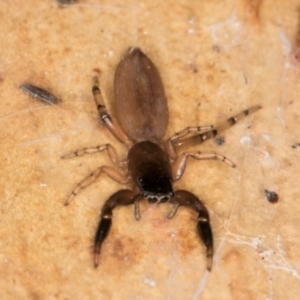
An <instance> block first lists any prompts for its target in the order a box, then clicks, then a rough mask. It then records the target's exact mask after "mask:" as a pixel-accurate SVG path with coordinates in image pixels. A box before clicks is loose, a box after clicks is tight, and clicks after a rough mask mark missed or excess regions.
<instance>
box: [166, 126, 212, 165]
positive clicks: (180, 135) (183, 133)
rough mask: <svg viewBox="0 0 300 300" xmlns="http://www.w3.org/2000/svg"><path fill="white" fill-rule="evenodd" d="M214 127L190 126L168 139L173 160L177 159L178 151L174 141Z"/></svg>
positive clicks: (168, 148)
mask: <svg viewBox="0 0 300 300" xmlns="http://www.w3.org/2000/svg"><path fill="white" fill-rule="evenodd" d="M213 129H214V126H213V125H210V126H193V127H192V126H189V127H187V128H185V129H183V130H181V131H179V132H177V133H175V134H174V135H173V136H171V137H170V138H169V139H168V141H167V150H168V153H169V155H170V157H171V159H172V160H176V159H177V153H176V149H175V146H174V145H173V142H174V141H176V140H178V139H182V138H184V137H186V136H187V135H188V134H190V133H198V132H200V131H211V130H213Z"/></svg>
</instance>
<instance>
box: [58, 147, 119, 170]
mask: <svg viewBox="0 0 300 300" xmlns="http://www.w3.org/2000/svg"><path fill="white" fill-rule="evenodd" d="M105 150H106V151H107V153H108V157H109V158H110V160H111V161H112V162H113V163H114V164H115V165H120V164H121V162H120V159H119V156H118V154H117V151H116V149H115V148H114V147H113V146H112V145H110V144H105V145H99V146H97V147H93V148H82V149H80V150H76V151H75V152H72V153H70V154H66V155H63V156H62V157H61V158H62V159H65V158H71V157H75V156H82V155H84V154H93V153H97V152H102V151H105Z"/></svg>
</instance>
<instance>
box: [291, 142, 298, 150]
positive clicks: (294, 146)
mask: <svg viewBox="0 0 300 300" xmlns="http://www.w3.org/2000/svg"><path fill="white" fill-rule="evenodd" d="M299 146H300V143H295V144H294V145H292V148H293V149H296V148H297V147H299Z"/></svg>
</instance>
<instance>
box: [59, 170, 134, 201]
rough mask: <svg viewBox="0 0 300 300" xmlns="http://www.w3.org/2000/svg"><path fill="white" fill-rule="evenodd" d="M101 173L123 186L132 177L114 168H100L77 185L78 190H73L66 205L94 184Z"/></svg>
mask: <svg viewBox="0 0 300 300" xmlns="http://www.w3.org/2000/svg"><path fill="white" fill-rule="evenodd" d="M101 173H105V174H106V175H107V176H108V177H110V178H111V179H113V180H115V181H117V182H119V183H122V184H126V183H128V182H130V181H131V177H130V176H128V175H127V176H124V175H123V174H122V173H120V172H119V171H118V170H116V169H114V168H112V167H108V166H102V167H99V168H97V169H96V170H94V171H93V172H92V173H91V174H90V175H89V176H87V177H86V178H85V179H84V180H82V181H81V182H79V183H78V184H77V186H76V188H75V189H74V190H73V192H72V194H71V196H70V197H69V199H68V200H67V202H66V203H65V205H69V204H70V203H71V201H72V200H73V198H74V197H75V196H76V195H77V194H78V192H79V191H80V190H82V189H84V188H85V187H87V186H89V185H90V184H92V183H94V182H95V181H96V179H97V178H98V177H99V176H100V175H101Z"/></svg>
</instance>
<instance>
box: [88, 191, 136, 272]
mask: <svg viewBox="0 0 300 300" xmlns="http://www.w3.org/2000/svg"><path fill="white" fill-rule="evenodd" d="M134 198H135V197H134V194H133V191H131V190H120V191H118V192H116V193H114V194H113V195H112V196H110V197H109V198H108V200H106V201H105V203H104V205H103V207H102V209H101V218H100V222H99V225H98V229H97V232H96V236H95V243H94V266H95V268H96V267H97V266H98V264H99V255H100V250H101V245H102V243H103V241H104V240H105V238H106V237H107V235H108V233H109V230H110V228H111V224H112V210H113V209H114V208H115V207H116V206H118V205H130V204H133V203H134V201H135V200H134Z"/></svg>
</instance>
